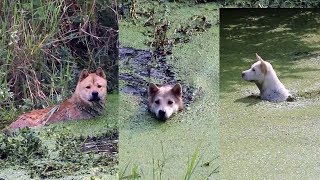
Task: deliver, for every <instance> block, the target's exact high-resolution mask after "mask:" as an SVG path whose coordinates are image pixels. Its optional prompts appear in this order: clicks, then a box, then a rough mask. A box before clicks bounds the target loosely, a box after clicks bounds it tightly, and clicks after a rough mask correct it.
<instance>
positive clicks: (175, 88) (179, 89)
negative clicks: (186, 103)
mask: <svg viewBox="0 0 320 180" xmlns="http://www.w3.org/2000/svg"><path fill="white" fill-rule="evenodd" d="M171 91H172V92H173V94H174V95H176V96H178V97H179V96H182V87H181V85H180V84H179V83H177V84H176V85H174V86H173V88H172V89H171Z"/></svg>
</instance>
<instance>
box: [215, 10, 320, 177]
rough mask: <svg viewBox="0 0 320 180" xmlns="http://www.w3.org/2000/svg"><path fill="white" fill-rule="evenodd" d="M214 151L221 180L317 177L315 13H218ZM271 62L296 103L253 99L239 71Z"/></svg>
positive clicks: (319, 35)
mask: <svg viewBox="0 0 320 180" xmlns="http://www.w3.org/2000/svg"><path fill="white" fill-rule="evenodd" d="M220 22H221V24H220V35H221V36H220V37H221V39H220V42H221V43H220V49H221V51H220V56H221V60H220V110H219V117H220V119H219V120H220V133H219V141H220V146H219V148H220V152H221V167H222V168H221V177H222V178H223V179H313V178H316V177H319V176H320V173H319V172H320V171H319V157H320V156H319V148H320V141H319V140H320V139H319V137H320V136H319V135H320V130H319V129H320V123H319V119H320V113H319V108H320V101H319V97H320V96H319V93H318V92H319V88H320V87H319V85H320V76H319V72H320V54H319V52H320V51H319V50H320V44H319V42H320V14H319V13H318V12H317V11H316V10H310V9H221V11H220ZM255 53H258V54H259V55H260V56H261V57H262V58H263V59H265V60H267V61H269V62H270V63H271V64H272V65H273V67H274V69H275V71H276V72H277V75H278V76H279V79H280V80H281V81H282V83H283V84H284V85H285V86H286V88H287V89H288V90H289V91H290V92H291V93H292V94H293V95H294V96H296V97H297V99H296V101H294V102H283V103H270V102H267V101H261V100H260V99H257V98H252V96H250V95H252V94H258V93H259V91H258V88H257V87H256V86H255V84H253V83H250V82H245V81H244V80H242V79H241V72H242V71H243V70H246V69H248V68H250V66H251V64H253V63H254V62H255Z"/></svg>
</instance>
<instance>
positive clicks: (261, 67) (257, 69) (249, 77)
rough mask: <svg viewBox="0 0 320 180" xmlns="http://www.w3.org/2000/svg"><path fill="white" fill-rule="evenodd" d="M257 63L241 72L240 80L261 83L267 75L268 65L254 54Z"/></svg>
mask: <svg viewBox="0 0 320 180" xmlns="http://www.w3.org/2000/svg"><path fill="white" fill-rule="evenodd" d="M256 58H257V62H256V63H254V64H253V65H252V66H251V68H250V69H248V70H246V71H243V72H242V78H243V79H244V80H246V81H250V82H255V83H260V84H261V83H262V82H263V81H264V79H265V77H266V75H267V73H268V66H269V63H268V62H266V61H264V60H263V59H262V58H261V57H260V56H259V55H258V54H256Z"/></svg>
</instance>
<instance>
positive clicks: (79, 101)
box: [9, 68, 107, 129]
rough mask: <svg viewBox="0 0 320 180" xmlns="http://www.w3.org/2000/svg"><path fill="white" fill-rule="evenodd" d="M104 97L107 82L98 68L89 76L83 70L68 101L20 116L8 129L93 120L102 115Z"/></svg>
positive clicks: (86, 71)
mask: <svg viewBox="0 0 320 180" xmlns="http://www.w3.org/2000/svg"><path fill="white" fill-rule="evenodd" d="M106 96H107V80H106V75H105V73H104V72H103V70H102V69H101V68H98V69H97V70H96V72H95V73H90V74H89V72H88V70H86V69H85V70H83V71H82V72H81V74H80V77H79V81H78V84H77V87H76V90H75V92H74V94H73V96H72V97H71V98H70V99H68V100H66V101H65V102H63V103H61V104H59V105H56V106H53V107H49V108H46V109H40V110H33V111H31V112H29V113H26V114H22V115H20V116H19V117H18V119H17V120H16V121H14V122H13V123H11V124H10V126H9V127H10V128H13V129H16V128H24V127H39V126H43V125H45V124H49V123H53V122H60V121H67V120H77V119H90V118H94V117H96V116H99V115H101V114H102V113H103V111H104V107H105V99H106Z"/></svg>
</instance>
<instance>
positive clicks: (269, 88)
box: [242, 54, 291, 102]
mask: <svg viewBox="0 0 320 180" xmlns="http://www.w3.org/2000/svg"><path fill="white" fill-rule="evenodd" d="M256 58H257V62H256V63H254V64H253V65H252V66H251V68H250V69H248V70H246V71H243V72H242V78H243V79H244V80H246V81H250V82H254V83H255V84H256V85H257V87H258V88H259V90H260V97H261V99H263V100H268V101H271V102H282V101H286V100H288V98H291V95H290V93H289V92H288V90H287V89H286V88H285V87H284V85H283V84H282V83H281V82H280V80H279V78H278V77H277V75H276V72H275V71H274V69H273V67H272V65H271V64H270V63H269V62H267V61H264V60H263V59H262V58H261V57H260V56H259V55H258V54H256Z"/></svg>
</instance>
